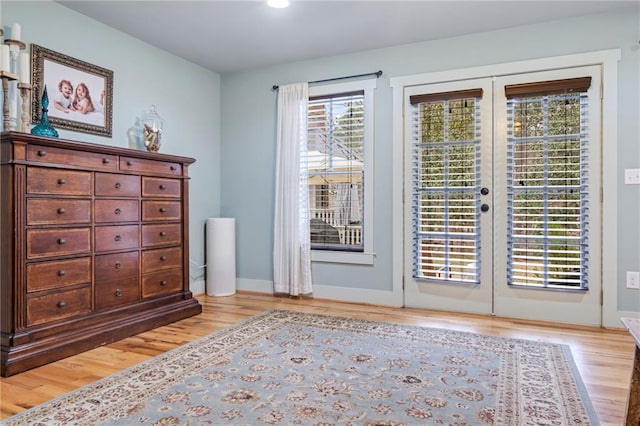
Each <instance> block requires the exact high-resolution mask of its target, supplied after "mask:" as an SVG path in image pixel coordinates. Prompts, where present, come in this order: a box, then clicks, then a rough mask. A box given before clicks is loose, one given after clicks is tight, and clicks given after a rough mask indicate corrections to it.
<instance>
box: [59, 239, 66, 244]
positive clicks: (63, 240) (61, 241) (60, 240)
mask: <svg viewBox="0 0 640 426" xmlns="http://www.w3.org/2000/svg"><path fill="white" fill-rule="evenodd" d="M66 242H67V240H65V239H64V238H58V244H60V245H63V244H65V243H66Z"/></svg>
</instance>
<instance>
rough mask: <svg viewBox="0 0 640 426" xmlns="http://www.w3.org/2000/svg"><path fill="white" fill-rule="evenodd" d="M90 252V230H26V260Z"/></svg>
mask: <svg viewBox="0 0 640 426" xmlns="http://www.w3.org/2000/svg"><path fill="white" fill-rule="evenodd" d="M90 251H91V228H58V229H28V230H27V258H28V259H36V258H40V257H48V256H63V255H69V254H82V253H89V252H90Z"/></svg>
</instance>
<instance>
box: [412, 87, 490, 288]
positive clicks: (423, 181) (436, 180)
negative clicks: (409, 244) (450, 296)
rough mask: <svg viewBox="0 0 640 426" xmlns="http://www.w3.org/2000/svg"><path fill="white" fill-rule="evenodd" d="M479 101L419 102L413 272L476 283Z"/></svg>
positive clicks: (477, 280)
mask: <svg viewBox="0 0 640 426" xmlns="http://www.w3.org/2000/svg"><path fill="white" fill-rule="evenodd" d="M477 104H478V100H477V99H475V98H468V99H456V100H442V101H434V102H425V103H420V104H418V106H417V108H416V109H415V115H414V121H413V129H414V141H413V185H412V195H413V212H414V214H413V227H414V233H413V235H414V250H413V259H414V267H413V276H414V278H417V279H436V280H442V281H465V282H474V283H478V282H479V270H480V267H479V266H480V265H479V248H480V244H479V234H480V221H479V219H480V217H479V205H480V198H479V185H480V183H479V178H480V176H479V173H480V172H479V170H480V169H479V168H480V139H479V136H480V128H479V127H480V126H479V122H480V121H479V108H478V105H477Z"/></svg>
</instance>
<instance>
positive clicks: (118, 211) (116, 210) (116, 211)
mask: <svg viewBox="0 0 640 426" xmlns="http://www.w3.org/2000/svg"><path fill="white" fill-rule="evenodd" d="M113 212H114V213H115V214H116V215H119V214H120V213H122V210H120V208H117V209H115V210H114V211H113Z"/></svg>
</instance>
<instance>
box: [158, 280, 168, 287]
mask: <svg viewBox="0 0 640 426" xmlns="http://www.w3.org/2000/svg"><path fill="white" fill-rule="evenodd" d="M167 284H169V283H168V282H167V281H166V280H162V281H160V285H161V286H162V287H165V286H166V285H167Z"/></svg>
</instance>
